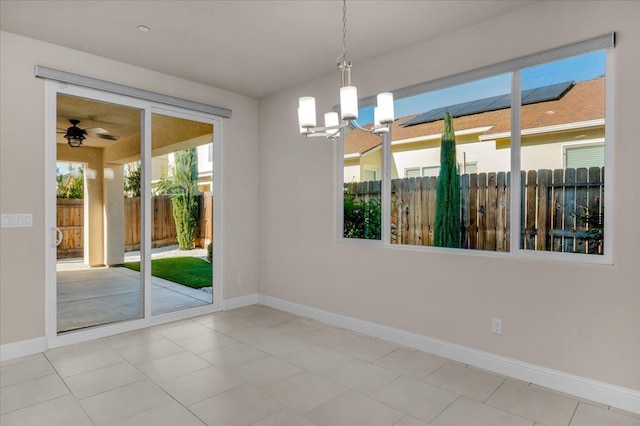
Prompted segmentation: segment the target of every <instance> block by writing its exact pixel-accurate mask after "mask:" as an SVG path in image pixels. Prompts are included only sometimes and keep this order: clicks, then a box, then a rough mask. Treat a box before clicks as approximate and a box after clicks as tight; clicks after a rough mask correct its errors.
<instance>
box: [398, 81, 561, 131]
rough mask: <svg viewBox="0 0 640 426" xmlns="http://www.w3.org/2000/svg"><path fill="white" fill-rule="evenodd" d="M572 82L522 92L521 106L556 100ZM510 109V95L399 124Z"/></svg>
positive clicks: (451, 107)
mask: <svg viewBox="0 0 640 426" xmlns="http://www.w3.org/2000/svg"><path fill="white" fill-rule="evenodd" d="M572 86H573V81H565V82H562V83H556V84H551V85H549V86H543V87H537V88H535V89H528V90H524V91H523V92H522V96H521V98H522V105H530V104H535V103H538V102H547V101H552V100H558V99H560V98H561V97H562V96H564V94H565V93H567V92H568V91H569V89H571V87H572ZM510 107H511V95H510V94H506V95H498V96H491V97H489V98H483V99H478V100H475V101H469V102H462V103H459V104H455V105H449V106H446V107H440V108H434V109H431V110H429V111H427V112H424V113H422V114H420V115H417V116H416V117H414V118H412V119H411V120H408V121H405V122H404V123H402V124H400V126H402V127H409V126H415V125H418V124H424V123H431V122H434V121H439V120H443V119H444V113H445V112H446V111H449V114H451V117H453V118H456V117H464V116H467V115H472V114H480V113H483V112H489V111H497V110H500V109H505V108H510Z"/></svg>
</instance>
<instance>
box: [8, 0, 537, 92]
mask: <svg viewBox="0 0 640 426" xmlns="http://www.w3.org/2000/svg"><path fill="white" fill-rule="evenodd" d="M533 1H535V0H464V1H463V0H429V1H415V0H414V1H404V0H373V1H368V0H357V1H356V0H350V1H348V2H347V48H348V59H349V60H351V61H352V62H353V63H354V64H356V66H357V63H361V62H364V61H367V60H370V59H373V58H375V57H378V56H381V55H384V54H387V53H391V52H393V51H395V50H398V49H402V48H405V47H407V46H410V45H412V44H416V43H418V42H422V41H426V40H429V39H431V38H435V37H439V36H441V35H442V34H445V33H447V32H451V31H455V30H456V29H457V28H461V27H465V26H469V25H473V24H477V23H479V22H481V21H483V20H486V19H489V18H492V17H495V16H496V15H501V14H504V13H507V12H509V11H512V10H514V9H517V8H521V7H524V6H527V5H529V4H531V3H532V2H533ZM138 25H145V26H147V27H149V28H151V31H150V32H148V33H142V32H140V31H138V30H137V26H138ZM341 26H342V4H341V2H339V1H336V0H324V1H322V0H317V1H313V0H245V1H238V0H235V1H222V0H218V1H187V0H185V1H168V0H167V1H153V2H152V1H137V0H131V1H89V0H85V1H77V0H71V1H55V0H52V1H27V0H2V1H0V29H2V30H3V31H8V32H11V33H15V34H20V35H23V36H27V37H31V38H35V39H38V40H43V41H46V42H50V43H55V44H58V45H62V46H66V47H69V48H72V49H77V50H80V51H84V52H88V53H91V54H95V55H99V56H103V57H106V58H110V59H114V60H117V61H121V62H126V63H129V64H133V65H137V66H140V67H144V68H148V69H152V70H155V71H159V72H162V73H165V74H170V75H174V76H177V77H181V78H185V79H188V80H191V81H195V82H198V83H202V84H206V85H209V86H214V87H217V88H221V89H226V90H230V91H233V92H236V93H240V94H244V95H246V96H250V97H253V98H261V97H263V96H266V95H269V94H271V93H275V92H277V91H279V90H282V89H284V88H287V87H291V86H294V85H297V84H300V83H303V82H305V81H309V80H313V79H315V78H318V77H320V76H323V75H326V74H328V73H331V72H332V71H335V69H336V68H335V60H336V58H337V57H338V55H339V54H340V53H341V52H342V27H341ZM356 70H357V68H356ZM336 73H337V71H336Z"/></svg>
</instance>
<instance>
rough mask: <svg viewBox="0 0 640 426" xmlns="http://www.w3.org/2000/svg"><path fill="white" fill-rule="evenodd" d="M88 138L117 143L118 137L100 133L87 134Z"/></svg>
mask: <svg viewBox="0 0 640 426" xmlns="http://www.w3.org/2000/svg"><path fill="white" fill-rule="evenodd" d="M89 135H90V136H93V137H96V138H100V139H108V140H110V141H117V140H118V136H116V135H110V134H106V135H103V134H100V133H94V134H89Z"/></svg>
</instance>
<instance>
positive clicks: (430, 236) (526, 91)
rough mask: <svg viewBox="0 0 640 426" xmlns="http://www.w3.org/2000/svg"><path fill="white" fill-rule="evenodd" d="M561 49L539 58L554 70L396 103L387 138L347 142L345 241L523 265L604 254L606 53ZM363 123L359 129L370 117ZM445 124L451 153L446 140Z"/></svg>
mask: <svg viewBox="0 0 640 426" xmlns="http://www.w3.org/2000/svg"><path fill="white" fill-rule="evenodd" d="M605 44H606V43H605ZM558 50H562V53H558V52H555V53H553V54H551V55H544V54H541V55H540V59H542V58H546V57H554V60H553V61H550V62H544V61H542V60H540V61H538V62H537V65H535V66H531V67H526V68H518V67H517V66H513V64H509V65H507V66H506V67H510V68H511V69H512V71H511V72H508V73H503V74H496V75H490V76H489V77H484V78H480V79H478V78H474V77H477V74H476V73H473V72H471V73H469V79H468V80H469V81H466V82H464V79H462V80H461V78H460V76H456V79H453V80H454V81H456V82H457V83H458V84H453V85H446V84H444V85H443V84H440V87H437V86H438V84H436V85H435V86H436V87H435V88H434V90H423V91H416V90H413V92H414V93H412V94H411V95H410V96H405V97H403V98H399V99H396V100H395V111H396V117H397V118H396V119H395V121H394V122H393V124H392V127H391V131H390V132H389V135H387V137H386V138H382V137H379V136H377V135H372V134H369V133H366V132H362V131H360V130H354V129H350V131H347V132H345V134H344V135H343V138H342V147H343V160H342V161H343V169H342V173H343V177H344V179H343V191H342V194H343V228H342V229H343V232H342V236H343V237H344V238H350V239H378V240H382V241H381V243H382V244H389V245H410V246H427V247H447V248H457V249H466V250H483V251H497V252H516V251H517V252H520V253H522V254H523V255H525V253H533V252H536V253H540V252H562V253H572V254H580V255H602V254H604V253H605V251H604V239H605V238H604V236H605V232H604V229H605V227H604V217H605V215H604V205H605V203H604V189H605V179H604V176H605V173H604V172H605V167H604V166H605V152H606V151H607V148H606V147H607V146H608V145H609V144H610V143H611V141H609V140H607V138H606V137H605V110H606V105H605V98H606V93H605V88H606V85H605V81H606V61H607V54H606V52H607V50H606V49H600V50H593V51H589V49H585V48H584V47H580V46H577V47H575V48H574V49H573V50H574V51H577V52H578V53H579V54H577V55H573V56H571V55H570V54H571V52H572V49H571V48H563V49H558ZM585 51H586V52H587V53H583V52H585ZM558 58H559V59H558ZM530 59H531V58H528V61H522V63H532V62H531V61H530ZM533 63H536V61H535V60H534V61H533ZM497 68H498V69H499V67H497ZM486 74H487V73H485V75H486ZM460 81H463V82H462V83H459V82H460ZM423 86H425V87H427V88H429V87H432V86H430V85H429V84H427V83H425V85H423ZM417 87H419V86H417ZM513 88H517V92H516V93H515V94H514V93H513V92H512V89H513ZM401 92H402V93H403V94H405V93H408V92H411V91H408V90H406V89H405V90H403V91H401ZM514 105H516V107H515V108H514ZM359 117H360V118H359V121H360V124H361V125H362V126H363V127H365V128H366V127H367V125H368V124H367V123H369V124H370V122H371V121H372V119H373V117H372V107H369V106H368V107H364V108H361V110H360V111H359ZM449 117H450V121H449V123H450V125H451V126H452V131H453V144H451V141H450V142H446V141H445V139H450V138H446V137H445V136H444V132H445V127H446V126H447V124H448V123H447V121H448V120H449ZM446 144H449V147H448V148H447V147H446V146H445V145H446ZM451 148H453V150H454V152H455V154H453V155H449V156H447V155H446V152H447V151H450V149H451ZM443 153H445V155H441V154H443ZM441 157H447V158H448V160H446V159H445V158H441ZM383 165H384V167H383ZM514 183H515V184H517V186H514ZM446 194H448V195H446ZM385 231H386V232H385ZM383 236H384V237H383ZM536 255H537V254H536ZM573 258H576V259H578V258H581V257H580V256H574V257H573ZM582 258H583V259H584V258H585V257H582Z"/></svg>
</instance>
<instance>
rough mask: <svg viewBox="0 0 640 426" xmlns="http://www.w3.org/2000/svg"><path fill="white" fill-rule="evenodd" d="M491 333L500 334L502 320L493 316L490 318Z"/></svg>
mask: <svg viewBox="0 0 640 426" xmlns="http://www.w3.org/2000/svg"><path fill="white" fill-rule="evenodd" d="M491 333H493V334H498V335H502V320H501V319H498V318H494V319H492V320H491Z"/></svg>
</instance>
